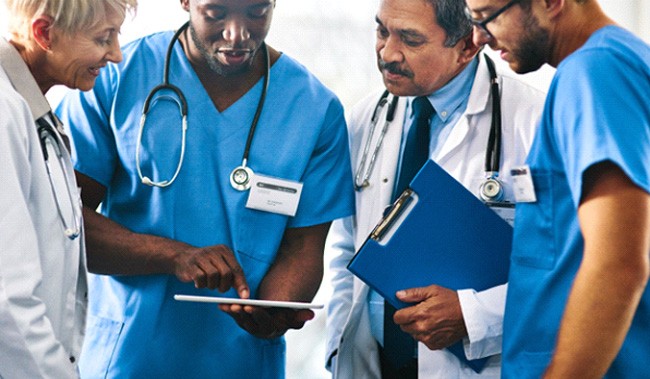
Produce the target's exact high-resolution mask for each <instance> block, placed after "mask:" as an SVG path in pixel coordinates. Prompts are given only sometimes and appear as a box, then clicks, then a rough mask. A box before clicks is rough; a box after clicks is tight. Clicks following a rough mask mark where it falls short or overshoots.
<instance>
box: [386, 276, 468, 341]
mask: <svg viewBox="0 0 650 379" xmlns="http://www.w3.org/2000/svg"><path fill="white" fill-rule="evenodd" d="M397 298H398V299H399V300H401V301H404V302H407V303H417V304H415V305H413V306H411V307H408V308H404V309H401V310H399V311H397V312H395V315H394V316H393V320H394V321H395V323H396V324H398V325H399V326H400V327H401V329H402V330H403V331H405V332H406V333H409V334H410V335H411V336H413V338H415V339H416V340H418V341H420V342H422V343H424V344H425V345H426V346H427V347H428V348H429V349H431V350H439V349H444V348H446V347H449V346H451V345H453V344H454V343H456V342H458V341H459V340H461V339H462V338H463V337H465V336H467V328H466V327H465V322H464V321H463V313H462V310H461V308H460V301H459V300H458V294H457V293H456V291H452V290H450V289H447V288H443V287H440V286H436V285H431V286H428V287H421V288H412V289H408V290H404V291H399V292H397Z"/></svg>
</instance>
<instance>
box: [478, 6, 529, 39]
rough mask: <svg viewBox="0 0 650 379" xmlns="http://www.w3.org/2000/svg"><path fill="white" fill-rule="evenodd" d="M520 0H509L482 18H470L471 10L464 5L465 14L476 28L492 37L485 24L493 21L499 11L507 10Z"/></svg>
mask: <svg viewBox="0 0 650 379" xmlns="http://www.w3.org/2000/svg"><path fill="white" fill-rule="evenodd" d="M520 1H521V0H510V1H509V2H508V3H507V4H506V5H504V6H503V7H501V8H500V9H498V10H497V11H496V12H494V13H492V15H490V16H489V17H487V18H485V19H483V20H476V19H474V18H472V12H471V11H470V9H469V8H467V7H465V14H466V15H467V18H469V20H470V22H471V23H472V25H474V26H476V27H477V28H478V30H479V31H480V32H481V33H483V35H484V36H485V37H487V38H489V39H493V38H494V36H493V35H492V33H490V31H489V30H488V28H487V24H488V23H490V22H492V21H494V20H495V19H496V18H497V17H499V16H500V15H501V13H503V12H505V11H507V10H508V9H509V8H510V7H512V6H513V5H515V4H517V3H519V2H520Z"/></svg>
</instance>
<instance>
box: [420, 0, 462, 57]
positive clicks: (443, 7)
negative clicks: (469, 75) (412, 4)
mask: <svg viewBox="0 0 650 379" xmlns="http://www.w3.org/2000/svg"><path fill="white" fill-rule="evenodd" d="M426 1H428V2H429V4H431V5H432V6H433V9H434V10H435V13H436V21H437V22H438V25H440V27H441V28H443V29H444V30H445V32H446V33H447V38H446V39H445V46H446V47H452V46H455V45H456V44H457V43H458V41H460V40H461V39H463V38H464V37H466V36H468V35H469V34H470V33H471V32H472V23H471V21H470V20H469V19H468V18H467V15H466V14H465V0H426Z"/></svg>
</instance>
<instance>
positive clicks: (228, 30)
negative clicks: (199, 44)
mask: <svg viewBox="0 0 650 379" xmlns="http://www.w3.org/2000/svg"><path fill="white" fill-rule="evenodd" d="M222 36H223V39H224V40H226V41H228V42H230V43H231V44H233V45H235V44H238V43H240V42H242V41H246V40H247V39H249V38H250V36H251V35H250V33H249V32H248V29H247V28H246V24H245V23H243V22H240V21H239V20H237V19H231V20H228V22H226V25H225V26H224V28H223V32H222Z"/></svg>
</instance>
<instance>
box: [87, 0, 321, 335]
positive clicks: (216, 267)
mask: <svg viewBox="0 0 650 379" xmlns="http://www.w3.org/2000/svg"><path fill="white" fill-rule="evenodd" d="M180 4H181V6H182V7H183V9H185V10H186V11H187V12H189V13H190V18H191V22H192V26H191V29H192V30H194V32H189V31H188V32H186V33H185V34H183V35H182V36H181V38H180V41H181V44H182V45H183V49H184V51H185V53H186V54H187V56H188V59H189V60H190V62H191V63H192V66H193V67H194V69H195V71H196V73H197V75H198V76H199V78H200V80H201V82H202V83H203V85H204V87H205V89H206V91H207V92H208V93H209V95H210V97H211V98H212V101H213V102H214V104H215V106H216V107H217V108H218V109H219V110H223V109H225V108H227V107H228V106H230V105H231V104H232V103H234V102H235V101H236V100H237V99H239V98H240V97H241V96H242V95H243V94H245V93H246V92H247V91H248V90H249V89H250V88H251V87H252V86H253V85H254V84H255V83H256V82H257V81H258V80H259V79H260V78H261V77H262V75H263V72H264V65H263V57H262V55H261V54H260V46H261V43H262V41H263V40H264V38H266V34H267V33H268V30H269V27H270V23H271V17H272V14H273V6H274V5H275V3H274V1H271V0H200V1H190V0H182V1H181V2H180ZM190 33H195V36H194V37H192V36H191V35H190ZM197 44H198V45H201V47H199V46H198V45H197ZM270 54H271V62H275V61H276V60H277V59H278V57H279V53H278V52H277V51H275V50H273V49H270ZM77 180H78V183H79V184H80V186H81V187H82V188H83V190H82V192H81V193H82V200H83V203H84V218H85V227H86V235H87V251H88V269H89V270H90V271H91V272H95V273H100V274H111V275H149V274H169V275H174V276H176V278H177V279H178V280H180V281H182V282H194V285H195V287H197V288H210V289H217V290H218V291H220V292H225V291H227V290H229V289H230V288H234V289H235V290H236V291H237V293H238V294H239V296H240V297H241V298H249V297H250V288H249V286H248V283H247V281H246V276H245V273H244V272H243V270H242V268H241V266H240V265H239V262H238V261H237V259H236V257H235V255H234V253H233V252H232V250H231V249H230V247H229V246H226V245H223V244H220V245H214V246H203V247H199V246H190V245H188V244H186V243H183V242H180V241H174V240H171V239H167V238H163V237H158V236H153V235H146V234H138V233H133V232H131V231H130V230H128V229H126V228H124V227H123V226H121V225H119V224H117V223H115V222H113V221H111V220H109V219H108V218H106V217H104V216H102V215H100V214H98V213H96V212H95V211H94V209H96V208H97V206H98V205H99V203H100V202H101V201H102V200H103V198H104V196H105V194H106V187H104V186H103V185H101V184H100V183H98V182H96V181H95V180H93V179H91V178H89V177H87V176H85V175H83V174H80V173H77ZM224 180H225V179H224ZM328 230H329V223H326V224H321V225H315V226H311V227H305V228H291V229H287V230H286V231H285V233H284V236H283V238H282V242H281V246H280V249H279V251H278V256H277V258H276V260H275V262H274V263H273V265H272V266H271V268H270V269H269V272H268V273H267V275H266V276H265V277H264V278H263V280H262V282H261V284H260V288H259V290H258V294H257V297H258V298H260V299H268V300H289V301H311V299H313V297H314V295H315V294H316V291H317V290H318V287H319V285H320V282H321V280H322V276H323V249H324V243H325V237H326V235H327V232H328ZM219 308H220V309H221V310H223V311H224V312H227V313H228V314H230V315H231V316H232V317H233V318H234V319H235V321H236V322H237V323H238V324H239V325H240V326H241V327H242V328H243V329H245V330H246V331H248V332H249V333H251V334H252V335H254V336H257V337H260V338H274V337H277V336H280V335H282V334H284V333H285V332H286V331H287V330H288V329H291V328H293V329H299V328H301V327H302V326H303V325H304V323H305V322H306V321H307V320H309V319H311V318H313V317H314V313H313V312H312V311H311V310H300V311H293V310H289V309H274V308H261V307H251V306H246V307H241V306H238V305H232V306H228V305H223V306H220V307H219Z"/></svg>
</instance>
